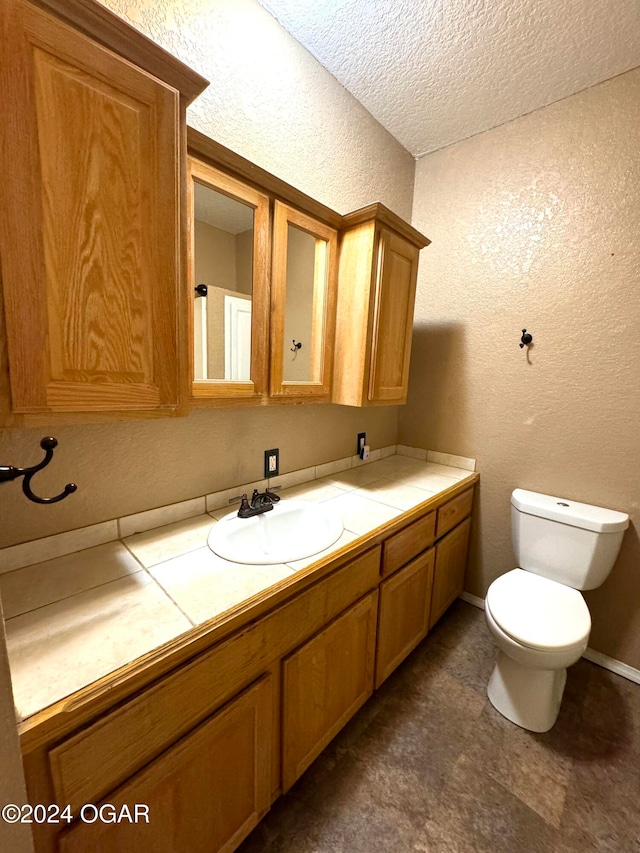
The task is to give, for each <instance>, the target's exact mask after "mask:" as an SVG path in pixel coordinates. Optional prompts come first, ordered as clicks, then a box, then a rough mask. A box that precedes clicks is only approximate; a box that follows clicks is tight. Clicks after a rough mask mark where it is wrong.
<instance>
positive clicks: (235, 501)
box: [229, 492, 247, 504]
mask: <svg viewBox="0 0 640 853" xmlns="http://www.w3.org/2000/svg"><path fill="white" fill-rule="evenodd" d="M246 499H247V493H246V492H245V493H244V494H243V495H236V496H235V498H229V503H230V504H239V503H242V502H243V501H245V500H246Z"/></svg>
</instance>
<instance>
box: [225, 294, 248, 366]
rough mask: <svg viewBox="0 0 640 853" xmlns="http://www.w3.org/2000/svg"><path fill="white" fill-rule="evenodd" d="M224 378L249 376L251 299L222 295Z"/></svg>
mask: <svg viewBox="0 0 640 853" xmlns="http://www.w3.org/2000/svg"><path fill="white" fill-rule="evenodd" d="M224 378H225V379H231V380H239V381H245V380H247V379H250V378H251V300H250V299H246V298H241V297H239V296H230V295H229V294H225V297H224Z"/></svg>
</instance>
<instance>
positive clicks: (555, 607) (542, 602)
mask: <svg viewBox="0 0 640 853" xmlns="http://www.w3.org/2000/svg"><path fill="white" fill-rule="evenodd" d="M486 606H487V608H488V609H489V611H490V613H491V615H492V616H493V618H494V620H495V622H496V623H497V625H498V626H499V627H500V628H501V629H502V630H503V631H504V632H505V634H507V635H508V636H509V637H511V638H512V639H513V640H514V641H515V642H517V643H520V644H522V645H524V646H528V647H529V648H532V649H538V650H541V651H557V650H560V649H570V648H572V647H574V646H580V645H586V642H587V640H588V637H589V632H590V631H591V616H590V614H589V609H588V607H587V605H586V603H585V600H584V598H583V597H582V595H581V594H580V593H579V592H578V590H577V589H572V588H571V587H569V586H565V585H564V584H561V583H557V581H552V580H549V578H544V577H542V576H541V575H536V574H534V573H533V572H526V571H523V569H512V571H510V572H507V573H506V574H504V575H501V576H500V577H499V578H497V579H496V580H495V581H494V582H493V583H492V584H491V586H490V587H489V591H488V592H487V598H486Z"/></svg>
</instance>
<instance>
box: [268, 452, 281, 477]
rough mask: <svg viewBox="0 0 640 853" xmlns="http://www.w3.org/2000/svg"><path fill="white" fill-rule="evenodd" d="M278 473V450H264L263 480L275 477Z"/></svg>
mask: <svg viewBox="0 0 640 853" xmlns="http://www.w3.org/2000/svg"><path fill="white" fill-rule="evenodd" d="M279 473H280V450H279V449H278V448H277V447H274V448H273V450H265V452H264V478H265V480H268V479H269V477H277V476H278V474H279Z"/></svg>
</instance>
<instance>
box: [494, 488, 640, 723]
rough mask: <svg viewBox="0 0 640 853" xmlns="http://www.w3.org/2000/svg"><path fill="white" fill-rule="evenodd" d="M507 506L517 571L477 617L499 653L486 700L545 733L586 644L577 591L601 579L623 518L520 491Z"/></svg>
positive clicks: (587, 622)
mask: <svg viewBox="0 0 640 853" xmlns="http://www.w3.org/2000/svg"><path fill="white" fill-rule="evenodd" d="M511 505H512V506H511V520H512V536H513V544H514V550H515V554H516V559H517V560H518V562H519V564H520V566H521V567H522V568H517V569H512V570H511V571H509V572H507V573H506V574H504V575H501V576H500V577H498V578H497V579H496V580H494V581H493V583H492V584H491V586H490V587H489V590H488V592H487V597H486V600H485V617H486V620H487V625H488V627H489V631H490V632H491V634H492V636H493V638H494V640H495V642H496V645H497V646H498V649H499V653H498V660H497V662H496V665H495V668H494V670H493V673H492V674H491V678H490V680H489V685H488V688H487V693H488V696H489V699H490V701H491V703H492V705H493V706H494V707H495V708H496V709H497V710H498V711H500V713H501V714H502V715H503V716H505V717H506V718H507V719H508V720H511V721H512V722H513V723H516V724H517V725H519V726H522V728H525V729H529V730H530V731H533V732H546V731H549V729H550V728H551V727H552V726H553V724H554V723H555V721H556V719H557V717H558V713H559V711H560V703H561V701H562V694H563V691H564V686H565V682H566V679H567V667H568V666H571V665H572V664H574V663H575V662H576V661H577V660H578V659H579V658H580V657H581V655H582V654H583V653H584V651H585V649H586V648H587V643H588V642H589V633H590V631H591V616H590V614H589V609H588V607H587V605H586V603H585V600H584V598H583V597H582V595H581V593H580V591H579V590H582V589H595V587H597V586H600V584H601V583H602V582H603V581H604V580H605V579H606V577H607V576H608V574H609V572H610V571H611V569H612V567H613V564H614V562H615V560H616V557H617V555H618V552H619V550H620V545H621V543H622V537H623V535H624V531H625V530H626V529H627V527H628V526H629V516H628V515H627V514H626V513H621V512H617V511H615V510H608V509H603V508H602V507H596V506H591V505H589V504H581V503H577V502H574V501H569V500H566V499H563V498H556V497H553V496H552V495H542V494H538V493H536V492H528V491H525V490H523V489H516V490H515V491H514V492H513V493H512V495H511Z"/></svg>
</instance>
